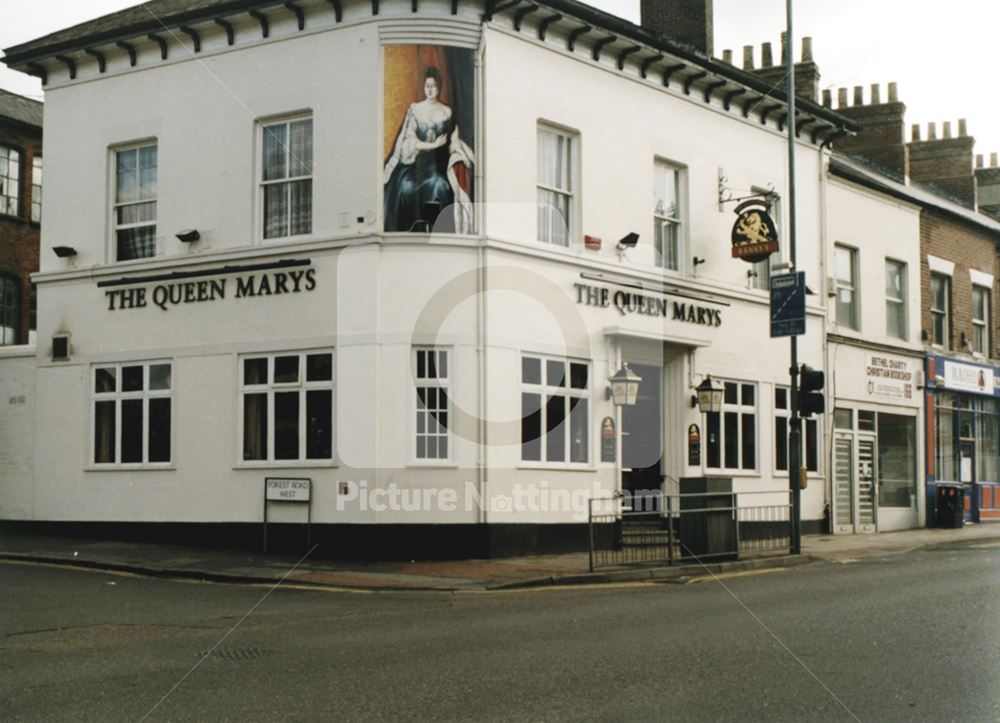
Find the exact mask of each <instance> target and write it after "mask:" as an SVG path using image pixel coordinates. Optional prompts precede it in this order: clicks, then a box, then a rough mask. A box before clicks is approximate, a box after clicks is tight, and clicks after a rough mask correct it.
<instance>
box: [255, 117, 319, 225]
mask: <svg viewBox="0 0 1000 723" xmlns="http://www.w3.org/2000/svg"><path fill="white" fill-rule="evenodd" d="M262 136H263V140H262V142H261V149H262V156H261V180H260V189H261V207H262V208H263V228H264V238H265V239H273V238H285V237H288V236H302V235H304V234H308V233H312V173H313V123H312V118H296V119H290V120H285V121H281V122H279V123H268V124H266V125H264V126H263V129H262Z"/></svg>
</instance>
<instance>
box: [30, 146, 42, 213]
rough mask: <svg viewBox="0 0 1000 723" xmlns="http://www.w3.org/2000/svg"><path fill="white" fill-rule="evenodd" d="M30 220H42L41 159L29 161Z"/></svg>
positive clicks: (36, 157)
mask: <svg viewBox="0 0 1000 723" xmlns="http://www.w3.org/2000/svg"><path fill="white" fill-rule="evenodd" d="M31 220H32V221H34V222H35V223H41V220H42V157H41V156H35V157H34V158H32V159H31Z"/></svg>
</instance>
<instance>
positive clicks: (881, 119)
mask: <svg viewBox="0 0 1000 723" xmlns="http://www.w3.org/2000/svg"><path fill="white" fill-rule="evenodd" d="M847 91H848V89H847V88H839V89H838V91H837V94H838V97H839V100H840V107H839V108H838V109H837V112H838V113H840V114H841V115H843V116H845V117H847V118H850V119H851V120H853V121H855V122H856V123H857V124H858V125H859V126H861V131H860V132H859V133H858V134H857V135H856V136H848V137H846V138H839V139H837V140H835V141H834V142H833V147H834V149H836V150H838V151H841V152H843V153H846V154H848V155H850V156H854V157H856V158H861V159H864V160H865V161H868V162H869V163H871V164H873V165H875V166H877V167H879V168H880V169H881V170H882V171H884V172H885V173H886V174H887V175H889V176H891V177H893V178H896V179H897V180H899V181H903V180H904V179H905V178H906V176H907V175H908V173H909V150H908V148H907V145H906V137H905V136H906V126H905V124H904V122H903V116H904V115H905V113H906V106H905V105H904V104H902V103H900V102H899V100H898V96H897V89H896V84H895V83H889V86H888V93H887V95H888V99H889V100H888V102H884V103H883V102H882V88H881V86H880V85H879V84H878V83H873V84H872V86H871V102H870V103H868V105H865V98H864V91H865V89H864V86H861V85H856V86H854V104H853V105H851V106H848V105H847ZM914 133H916V134H917V135H918V136H919V130H917V129H914Z"/></svg>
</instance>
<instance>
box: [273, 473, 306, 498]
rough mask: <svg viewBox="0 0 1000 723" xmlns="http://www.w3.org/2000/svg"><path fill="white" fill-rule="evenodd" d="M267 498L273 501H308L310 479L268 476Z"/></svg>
mask: <svg viewBox="0 0 1000 723" xmlns="http://www.w3.org/2000/svg"><path fill="white" fill-rule="evenodd" d="M265 488H266V490H267V499H268V500H269V501H272V502H308V501H309V494H310V480H308V479H300V478H297V477H268V478H267V479H266V481H265Z"/></svg>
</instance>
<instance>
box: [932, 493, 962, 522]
mask: <svg viewBox="0 0 1000 723" xmlns="http://www.w3.org/2000/svg"><path fill="white" fill-rule="evenodd" d="M934 515H935V517H936V518H937V526H938V527H948V528H956V527H962V526H963V525H964V524H965V488H964V487H962V485H938V488H937V504H936V505H935V506H934Z"/></svg>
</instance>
